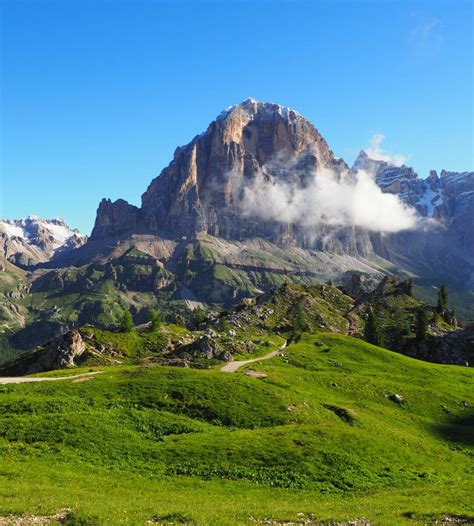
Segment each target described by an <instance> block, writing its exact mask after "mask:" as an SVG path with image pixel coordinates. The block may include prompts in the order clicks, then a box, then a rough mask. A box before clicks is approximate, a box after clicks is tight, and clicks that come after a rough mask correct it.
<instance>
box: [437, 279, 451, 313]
mask: <svg viewBox="0 0 474 526" xmlns="http://www.w3.org/2000/svg"><path fill="white" fill-rule="evenodd" d="M447 308H448V289H447V287H446V285H444V284H443V285H441V287H440V288H439V290H438V304H437V306H436V310H437V311H438V313H439V314H443V313H444V312H445V311H446V309H447Z"/></svg>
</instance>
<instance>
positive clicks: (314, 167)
mask: <svg viewBox="0 0 474 526" xmlns="http://www.w3.org/2000/svg"><path fill="white" fill-rule="evenodd" d="M321 169H328V170H331V171H333V172H335V173H338V174H340V173H342V172H343V171H348V167H347V165H346V164H345V163H344V162H343V161H342V160H340V159H336V158H335V156H334V154H333V152H332V151H331V149H330V148H329V146H328V144H327V142H326V141H325V140H324V138H323V137H322V136H321V134H320V133H319V132H318V130H317V129H316V128H315V127H314V126H313V125H312V124H311V123H310V122H309V121H308V120H307V119H305V118H304V117H302V116H301V115H300V114H299V113H297V112H296V111H294V110H292V109H290V108H286V107H284V106H280V105H278V104H270V103H266V102H257V101H255V100H254V99H247V100H245V101H244V102H242V103H241V104H237V105H234V106H231V107H229V108H228V109H227V110H225V111H224V112H222V113H221V114H220V115H219V116H218V117H217V118H216V119H215V120H214V121H213V122H211V124H210V125H209V127H208V128H207V130H206V131H205V132H204V133H202V134H201V135H198V136H196V137H195V138H194V139H193V140H192V141H191V142H190V143H189V144H187V145H186V146H183V147H179V148H177V149H176V151H175V154H174V159H173V161H172V162H171V163H170V164H169V166H168V167H167V168H165V169H164V170H163V171H162V172H161V174H160V175H159V176H158V177H157V178H155V179H154V180H153V181H152V182H151V184H150V185H149V187H148V189H147V191H146V192H145V193H144V194H143V196H142V207H141V209H138V208H136V207H133V206H131V205H128V204H127V203H125V202H124V201H117V202H116V203H111V202H110V201H106V200H104V201H102V203H101V205H100V207H99V210H98V214H97V221H96V224H95V227H94V230H93V232H92V239H97V238H104V237H110V236H117V235H123V234H124V233H129V232H132V231H136V232H148V233H150V232H153V233H162V232H167V233H171V234H173V235H176V236H189V235H193V233H197V232H207V233H209V234H211V235H215V236H220V237H224V238H233V239H242V238H249V237H265V238H268V239H271V240H272V241H276V242H280V241H282V240H284V239H286V240H288V239H289V238H294V239H293V240H294V241H295V242H297V243H298V244H303V240H302V239H301V236H300V235H299V234H298V233H297V232H291V228H292V227H291V225H290V226H282V225H281V224H279V223H277V222H274V221H273V222H262V221H261V220H259V219H258V218H255V217H245V218H243V217H242V208H241V205H242V198H243V195H244V192H245V190H246V189H247V188H249V186H251V185H255V184H258V183H259V182H261V181H265V180H268V178H269V176H270V173H269V172H271V175H275V174H276V176H277V177H278V178H279V179H285V180H286V181H291V182H292V183H293V184H295V185H299V186H301V185H304V183H305V178H306V177H307V174H308V173H312V172H316V171H318V170H321ZM288 229H290V231H289V230H288Z"/></svg>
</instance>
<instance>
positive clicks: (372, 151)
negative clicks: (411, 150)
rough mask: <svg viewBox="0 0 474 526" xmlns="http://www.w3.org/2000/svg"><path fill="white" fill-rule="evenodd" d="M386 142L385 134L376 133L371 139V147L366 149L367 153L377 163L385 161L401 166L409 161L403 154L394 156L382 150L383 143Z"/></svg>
mask: <svg viewBox="0 0 474 526" xmlns="http://www.w3.org/2000/svg"><path fill="white" fill-rule="evenodd" d="M384 140H385V135H384V134H383V133H376V134H375V135H373V136H372V138H371V139H370V143H369V146H368V147H367V148H366V149H365V153H366V154H367V155H368V156H369V157H370V158H371V159H374V160H375V161H385V162H387V163H390V164H394V165H395V166H401V165H402V164H405V163H406V161H407V159H408V158H407V157H406V156H405V155H402V154H395V155H392V154H390V153H388V152H384V151H383V150H382V143H383V141H384Z"/></svg>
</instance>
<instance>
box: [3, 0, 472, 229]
mask: <svg viewBox="0 0 474 526" xmlns="http://www.w3.org/2000/svg"><path fill="white" fill-rule="evenodd" d="M0 4H1V7H0V9H1V18H2V28H1V31H2V56H1V58H2V64H1V73H2V77H1V88H2V100H1V104H2V106H1V117H2V141H1V146H2V165H1V169H2V187H1V208H0V216H2V217H4V218H17V217H24V216H27V215H28V214H30V213H31V214H37V215H40V216H44V217H56V216H59V217H64V218H65V220H66V221H67V222H68V223H70V224H71V226H76V227H79V228H80V229H81V230H82V231H83V232H86V233H88V232H90V230H91V228H92V225H93V222H94V218H95V211H96V208H97V205H98V203H99V201H100V199H101V198H102V197H110V198H112V199H117V198H119V197H122V198H125V199H127V200H128V201H130V202H132V203H134V204H137V205H138V204H139V203H140V195H141V194H142V193H143V192H144V191H145V189H146V187H147V185H148V183H149V182H150V181H151V179H152V178H153V177H155V176H156V175H158V174H159V173H160V171H161V169H162V168H163V167H165V166H166V165H167V164H168V163H169V161H170V160H171V158H172V155H173V152H174V149H175V148H176V146H178V145H182V144H186V143H187V142H189V140H190V139H191V138H192V137H193V136H194V135H196V134H198V133H200V132H202V131H203V130H204V129H205V128H206V127H207V125H208V123H209V122H210V121H211V120H212V119H214V117H215V116H216V115H217V114H218V113H219V112H220V111H221V110H222V109H224V108H225V107H226V106H229V105H230V104H233V103H236V102H239V101H241V100H243V99H245V98H246V97H249V96H250V97H253V98H256V99H258V100H266V101H270V102H278V103H280V104H284V105H287V106H290V107H293V108H294V109H296V110H298V111H299V112H300V113H302V114H303V115H305V116H306V117H308V118H309V119H310V120H311V121H312V122H313V123H314V124H315V125H316V127H317V128H318V129H319V130H320V131H321V133H322V134H323V135H324V137H325V138H326V139H327V140H328V142H329V144H330V146H331V148H332V149H333V150H334V152H335V153H336V155H337V156H341V157H344V159H346V161H347V162H349V163H351V162H352V161H353V160H354V158H355V156H356V155H357V153H358V152H359V150H360V149H362V148H364V147H366V146H367V145H368V143H369V140H370V138H371V137H372V136H373V135H374V134H376V133H383V134H384V135H385V141H384V143H383V145H382V147H383V148H385V149H386V150H388V151H390V152H391V153H393V154H403V155H405V156H407V157H409V161H408V164H410V165H412V166H414V167H415V168H416V169H417V170H418V171H419V173H420V175H423V176H426V175H427V172H428V170H429V169H431V168H433V169H437V170H440V169H442V168H446V169H450V170H459V171H460V170H472V169H473V122H472V117H473V115H472V114H473V110H472V108H473V91H472V89H473V80H472V75H473V71H472V70H473V34H472V32H473V29H472V28H473V13H472V2H470V1H465V2H459V1H456V0H450V1H442V2H440V1H438V2H437V1H435V0H431V1H425V2H415V1H408V0H406V1H403V0H399V1H398V2H388V1H383V0H379V1H377V2H375V1H373V2H367V1H366V2H363V1H356V0H353V1H349V2H343V1H337V0H334V1H316V0H313V1H310V2H305V1H297V0H294V1H286V2H278V1H272V2H270V1H268V2H267V1H263V0H262V1H257V0H255V1H230V0H229V1H220V2H217V1H214V2H204V1H199V0H196V1H193V2H184V1H173V2H171V1H170V2H165V1H162V2H161V1H148V2H138V1H134V2H123V1H120V2H115V1H111V0H103V1H100V0H94V1H82V2H71V1H67V0H62V1H60V2H49V1H42V0H38V1H29V2H28V1H19V0H18V1H16V0H13V1H8V0H3V2H2V1H1V0H0Z"/></svg>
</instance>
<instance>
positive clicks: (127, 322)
mask: <svg viewBox="0 0 474 526" xmlns="http://www.w3.org/2000/svg"><path fill="white" fill-rule="evenodd" d="M132 329H133V319H132V315H131V314H130V312H129V311H128V310H126V311H125V312H124V313H123V316H122V319H121V320H120V330H121V331H122V332H130V331H131V330H132Z"/></svg>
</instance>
